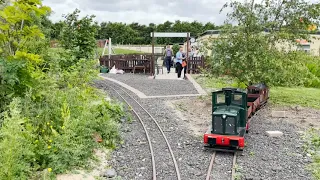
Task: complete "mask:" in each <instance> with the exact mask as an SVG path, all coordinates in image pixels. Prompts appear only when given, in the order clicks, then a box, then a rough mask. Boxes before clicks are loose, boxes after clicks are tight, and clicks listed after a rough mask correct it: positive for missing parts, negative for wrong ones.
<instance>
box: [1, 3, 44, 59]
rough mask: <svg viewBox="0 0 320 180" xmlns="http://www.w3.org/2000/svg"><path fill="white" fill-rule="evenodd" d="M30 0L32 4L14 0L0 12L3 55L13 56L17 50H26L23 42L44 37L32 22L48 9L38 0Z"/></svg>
mask: <svg viewBox="0 0 320 180" xmlns="http://www.w3.org/2000/svg"><path fill="white" fill-rule="evenodd" d="M32 2H33V5H30V4H28V3H25V2H20V1H16V2H14V3H13V5H12V6H7V7H6V8H4V9H3V11H2V13H1V14H0V19H1V21H0V53H2V54H3V55H4V56H13V55H15V53H16V52H17V51H28V49H27V47H26V46H24V45H25V43H27V42H28V41H30V40H33V39H37V38H44V35H43V34H42V32H41V31H40V29H39V27H38V26H37V25H34V24H33V23H34V22H35V17H41V16H42V15H45V14H46V13H48V12H49V11H50V9H49V8H48V7H46V6H42V4H41V1H40V0H33V1H32ZM38 6H40V7H38Z"/></svg>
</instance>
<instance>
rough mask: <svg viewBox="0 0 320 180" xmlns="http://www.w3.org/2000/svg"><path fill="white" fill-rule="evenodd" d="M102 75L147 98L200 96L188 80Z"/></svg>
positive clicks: (135, 75)
mask: <svg viewBox="0 0 320 180" xmlns="http://www.w3.org/2000/svg"><path fill="white" fill-rule="evenodd" d="M102 75H103V76H105V77H109V78H113V79H115V80H118V81H120V82H123V83H125V84H127V85H129V86H131V87H133V88H135V89H137V90H139V91H141V92H143V93H144V94H145V95H147V96H165V95H180V94H198V91H197V90H196V89H195V88H194V86H193V84H192V83H191V82H190V81H188V80H166V79H149V78H148V76H146V75H139V74H102Z"/></svg>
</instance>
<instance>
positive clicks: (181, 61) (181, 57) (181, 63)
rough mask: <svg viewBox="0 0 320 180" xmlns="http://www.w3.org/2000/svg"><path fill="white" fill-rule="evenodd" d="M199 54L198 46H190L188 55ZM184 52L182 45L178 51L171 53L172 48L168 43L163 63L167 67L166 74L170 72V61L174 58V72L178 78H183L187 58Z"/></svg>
mask: <svg viewBox="0 0 320 180" xmlns="http://www.w3.org/2000/svg"><path fill="white" fill-rule="evenodd" d="M198 54H199V50H198V48H194V47H191V48H189V53H188V57H196V56H198ZM188 57H186V53H185V52H183V47H180V49H179V51H178V52H177V53H176V54H175V56H174V54H173V51H172V49H171V48H170V46H169V45H168V46H167V48H166V49H165V63H166V67H167V72H168V74H169V73H170V69H171V66H172V62H173V61H174V60H173V59H175V63H176V64H175V67H176V73H177V74H178V79H179V80H180V79H185V78H186V73H187V59H188ZM182 71H183V72H184V76H183V78H182V77H181V74H182Z"/></svg>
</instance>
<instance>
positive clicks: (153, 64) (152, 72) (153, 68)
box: [150, 31, 155, 76]
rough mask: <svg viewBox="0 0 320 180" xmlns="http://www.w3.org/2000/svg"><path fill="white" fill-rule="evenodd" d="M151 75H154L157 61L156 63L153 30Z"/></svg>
mask: <svg viewBox="0 0 320 180" xmlns="http://www.w3.org/2000/svg"><path fill="white" fill-rule="evenodd" d="M150 68H151V71H150V73H151V76H154V70H155V63H154V31H153V32H152V57H151V67H150Z"/></svg>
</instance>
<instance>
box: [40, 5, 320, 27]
mask: <svg viewBox="0 0 320 180" xmlns="http://www.w3.org/2000/svg"><path fill="white" fill-rule="evenodd" d="M310 1H313V2H315V1H316V0H310ZM226 2H229V1H228V0H43V4H44V5H47V6H50V7H51V9H52V10H53V12H54V13H53V14H52V16H51V19H52V20H53V21H54V22H56V21H58V20H60V19H62V17H61V16H62V14H68V13H71V12H73V10H74V9H75V8H78V9H80V11H81V15H82V16H83V15H91V14H94V15H96V20H97V21H98V22H102V21H104V22H108V21H111V22H124V23H131V22H139V23H140V24H149V23H156V24H158V23H163V22H165V21H167V20H169V21H175V20H181V21H193V20H197V21H199V22H212V23H215V24H216V25H220V24H222V23H223V22H224V20H225V19H226V12H222V13H221V14H219V11H220V9H221V7H222V6H223V5H224V4H225V3H226Z"/></svg>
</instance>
